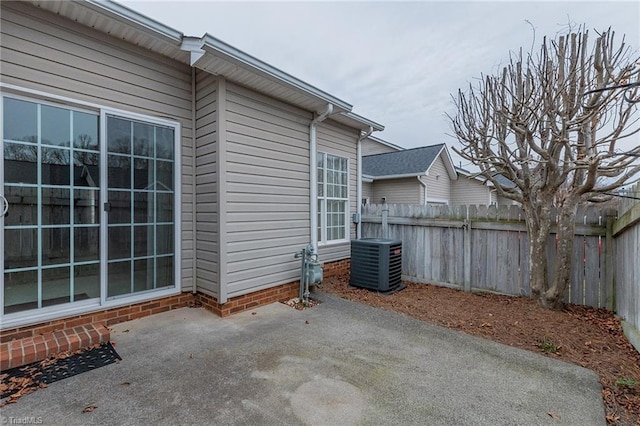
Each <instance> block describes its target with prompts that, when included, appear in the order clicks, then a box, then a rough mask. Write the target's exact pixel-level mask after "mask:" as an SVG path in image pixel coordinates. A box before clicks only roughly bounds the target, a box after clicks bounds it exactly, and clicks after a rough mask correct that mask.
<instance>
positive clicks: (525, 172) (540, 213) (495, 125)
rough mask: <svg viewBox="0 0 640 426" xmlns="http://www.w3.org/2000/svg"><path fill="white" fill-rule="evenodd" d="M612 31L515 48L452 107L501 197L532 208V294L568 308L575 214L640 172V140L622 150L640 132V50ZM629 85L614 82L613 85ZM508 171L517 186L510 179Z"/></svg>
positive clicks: (466, 143) (465, 145)
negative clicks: (551, 252) (551, 259)
mask: <svg viewBox="0 0 640 426" xmlns="http://www.w3.org/2000/svg"><path fill="white" fill-rule="evenodd" d="M636 54H637V53H633V52H632V50H631V49H630V47H628V46H627V45H626V44H625V42H624V37H623V39H622V40H621V41H620V42H617V43H616V42H615V40H614V32H612V31H611V30H609V31H606V32H604V33H602V34H599V35H598V37H597V38H596V40H595V42H594V43H590V42H589V37H588V31H586V30H583V29H582V28H581V29H580V30H578V31H576V32H572V31H568V32H567V33H565V34H561V35H558V36H556V37H555V38H554V39H552V40H550V39H547V38H545V39H544V40H543V42H542V46H541V48H540V51H539V52H538V53H537V55H536V54H534V53H533V52H530V53H528V54H526V55H523V53H522V50H520V51H519V52H518V53H514V54H512V55H511V58H510V61H509V63H508V64H507V66H506V67H504V69H503V70H502V72H501V73H499V75H492V76H483V78H482V79H481V80H480V81H479V82H478V84H477V85H470V87H469V89H468V90H467V91H464V92H463V91H462V90H459V91H458V93H457V96H455V97H454V101H453V102H454V104H455V106H456V108H457V113H456V114H455V116H452V115H449V116H448V117H449V119H450V120H451V123H452V128H453V131H454V133H455V136H456V137H457V138H458V140H459V141H460V143H461V146H462V148H461V149H457V148H453V149H454V151H455V152H457V153H458V154H459V155H460V156H462V157H463V158H464V159H466V160H468V161H470V162H471V163H473V164H474V165H476V166H478V167H479V168H480V171H481V174H482V175H483V176H485V177H486V179H488V180H489V181H491V182H492V183H493V184H494V186H495V188H496V189H497V192H498V194H499V195H500V196H502V197H506V198H508V199H511V200H515V201H517V202H518V203H520V204H521V205H522V208H523V210H524V214H525V219H526V224H527V230H528V233H529V237H530V253H529V255H530V283H531V293H532V297H534V298H538V300H539V303H540V304H541V305H542V306H545V307H550V308H560V307H561V306H562V301H563V298H564V296H565V294H566V292H567V289H568V287H569V284H570V280H571V256H572V251H573V237H574V232H575V215H576V211H577V208H578V206H579V205H581V204H584V203H586V202H588V201H604V200H605V199H606V197H607V195H606V194H607V193H610V192H611V191H612V190H615V189H616V188H619V187H621V186H622V185H625V184H628V183H630V182H631V181H632V180H633V179H634V178H635V176H637V175H638V172H640V164H638V161H637V157H638V155H639V154H640V144H637V145H636V146H635V147H633V148H632V149H630V150H627V152H621V150H620V149H618V148H617V147H616V143H617V142H618V141H620V140H621V139H624V138H627V137H629V136H632V135H635V134H637V133H638V132H639V131H640V125H639V124H640V122H639V117H638V108H637V107H638V105H640V104H638V103H637V101H638V100H640V97H639V89H638V87H639V86H640V78H639V75H640V67H639V65H640V57H637V56H635V57H634V55H636ZM614 87H616V88H619V89H620V88H621V90H612V88H614ZM500 176H504V177H506V178H507V179H509V180H510V181H511V182H513V184H514V185H513V186H509V187H507V186H502V185H500V182H501V178H500ZM553 207H555V208H556V209H557V224H558V231H557V232H558V233H557V236H558V245H557V256H556V259H557V261H556V267H555V270H554V274H553V281H552V282H548V279H547V269H548V268H547V260H546V248H547V240H548V239H549V238H550V237H549V234H550V231H551V226H552V220H553V219H554V218H553V217H552V214H553V213H552V212H553V210H554V209H553Z"/></svg>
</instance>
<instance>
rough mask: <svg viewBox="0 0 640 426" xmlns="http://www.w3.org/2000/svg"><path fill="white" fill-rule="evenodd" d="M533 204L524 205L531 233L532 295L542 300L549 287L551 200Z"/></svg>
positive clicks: (530, 270) (529, 232)
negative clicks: (548, 261)
mask: <svg viewBox="0 0 640 426" xmlns="http://www.w3.org/2000/svg"><path fill="white" fill-rule="evenodd" d="M532 204H533V203H532ZM532 204H529V203H525V204H524V205H523V208H524V210H525V219H526V224H527V231H528V234H529V286H530V288H531V297H532V298H534V299H537V300H540V297H541V296H542V295H543V294H544V293H545V292H546V291H547V288H548V281H547V271H548V267H547V244H548V240H549V231H550V230H551V202H548V203H540V205H539V206H534V205H532Z"/></svg>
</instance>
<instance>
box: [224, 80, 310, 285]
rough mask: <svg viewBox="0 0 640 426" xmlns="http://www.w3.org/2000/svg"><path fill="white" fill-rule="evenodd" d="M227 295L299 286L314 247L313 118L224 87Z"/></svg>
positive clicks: (248, 91) (260, 97) (270, 100)
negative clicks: (299, 256)
mask: <svg viewBox="0 0 640 426" xmlns="http://www.w3.org/2000/svg"><path fill="white" fill-rule="evenodd" d="M226 105H227V109H226V112H225V114H226V168H227V173H226V197H227V202H226V224H224V229H225V230H226V240H227V244H226V256H227V274H226V280H227V281H226V292H227V296H228V297H234V296H238V295H241V294H246V293H250V292H252V291H256V290H260V289H264V288H268V287H273V286H274V285H278V284H283V283H288V282H291V281H295V280H297V279H299V274H300V263H299V261H298V260H296V259H294V253H295V252H297V251H299V250H301V249H302V248H303V247H304V246H305V245H306V244H308V243H309V238H310V236H309V124H310V122H311V119H312V115H311V113H309V112H306V111H303V110H300V109H298V108H295V107H293V106H291V105H288V104H285V103H282V102H279V101H277V100H274V99H272V98H269V97H266V96H263V95H260V94H258V93H256V92H253V91H251V90H248V89H246V88H243V87H240V86H237V85H234V84H232V83H227V92H226Z"/></svg>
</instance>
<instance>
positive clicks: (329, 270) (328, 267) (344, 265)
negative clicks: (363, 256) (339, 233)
mask: <svg viewBox="0 0 640 426" xmlns="http://www.w3.org/2000/svg"><path fill="white" fill-rule="evenodd" d="M350 269H351V259H343V260H338V261H337V262H330V263H325V264H324V265H322V274H323V276H324V277H325V278H329V277H335V276H336V275H345V274H348V273H349V271H350Z"/></svg>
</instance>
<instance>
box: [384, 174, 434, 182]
mask: <svg viewBox="0 0 640 426" xmlns="http://www.w3.org/2000/svg"><path fill="white" fill-rule="evenodd" d="M426 175H427V173H407V174H403V175H385V176H372V178H373V180H374V181H376V180H387V179H403V178H412V177H418V176H426Z"/></svg>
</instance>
